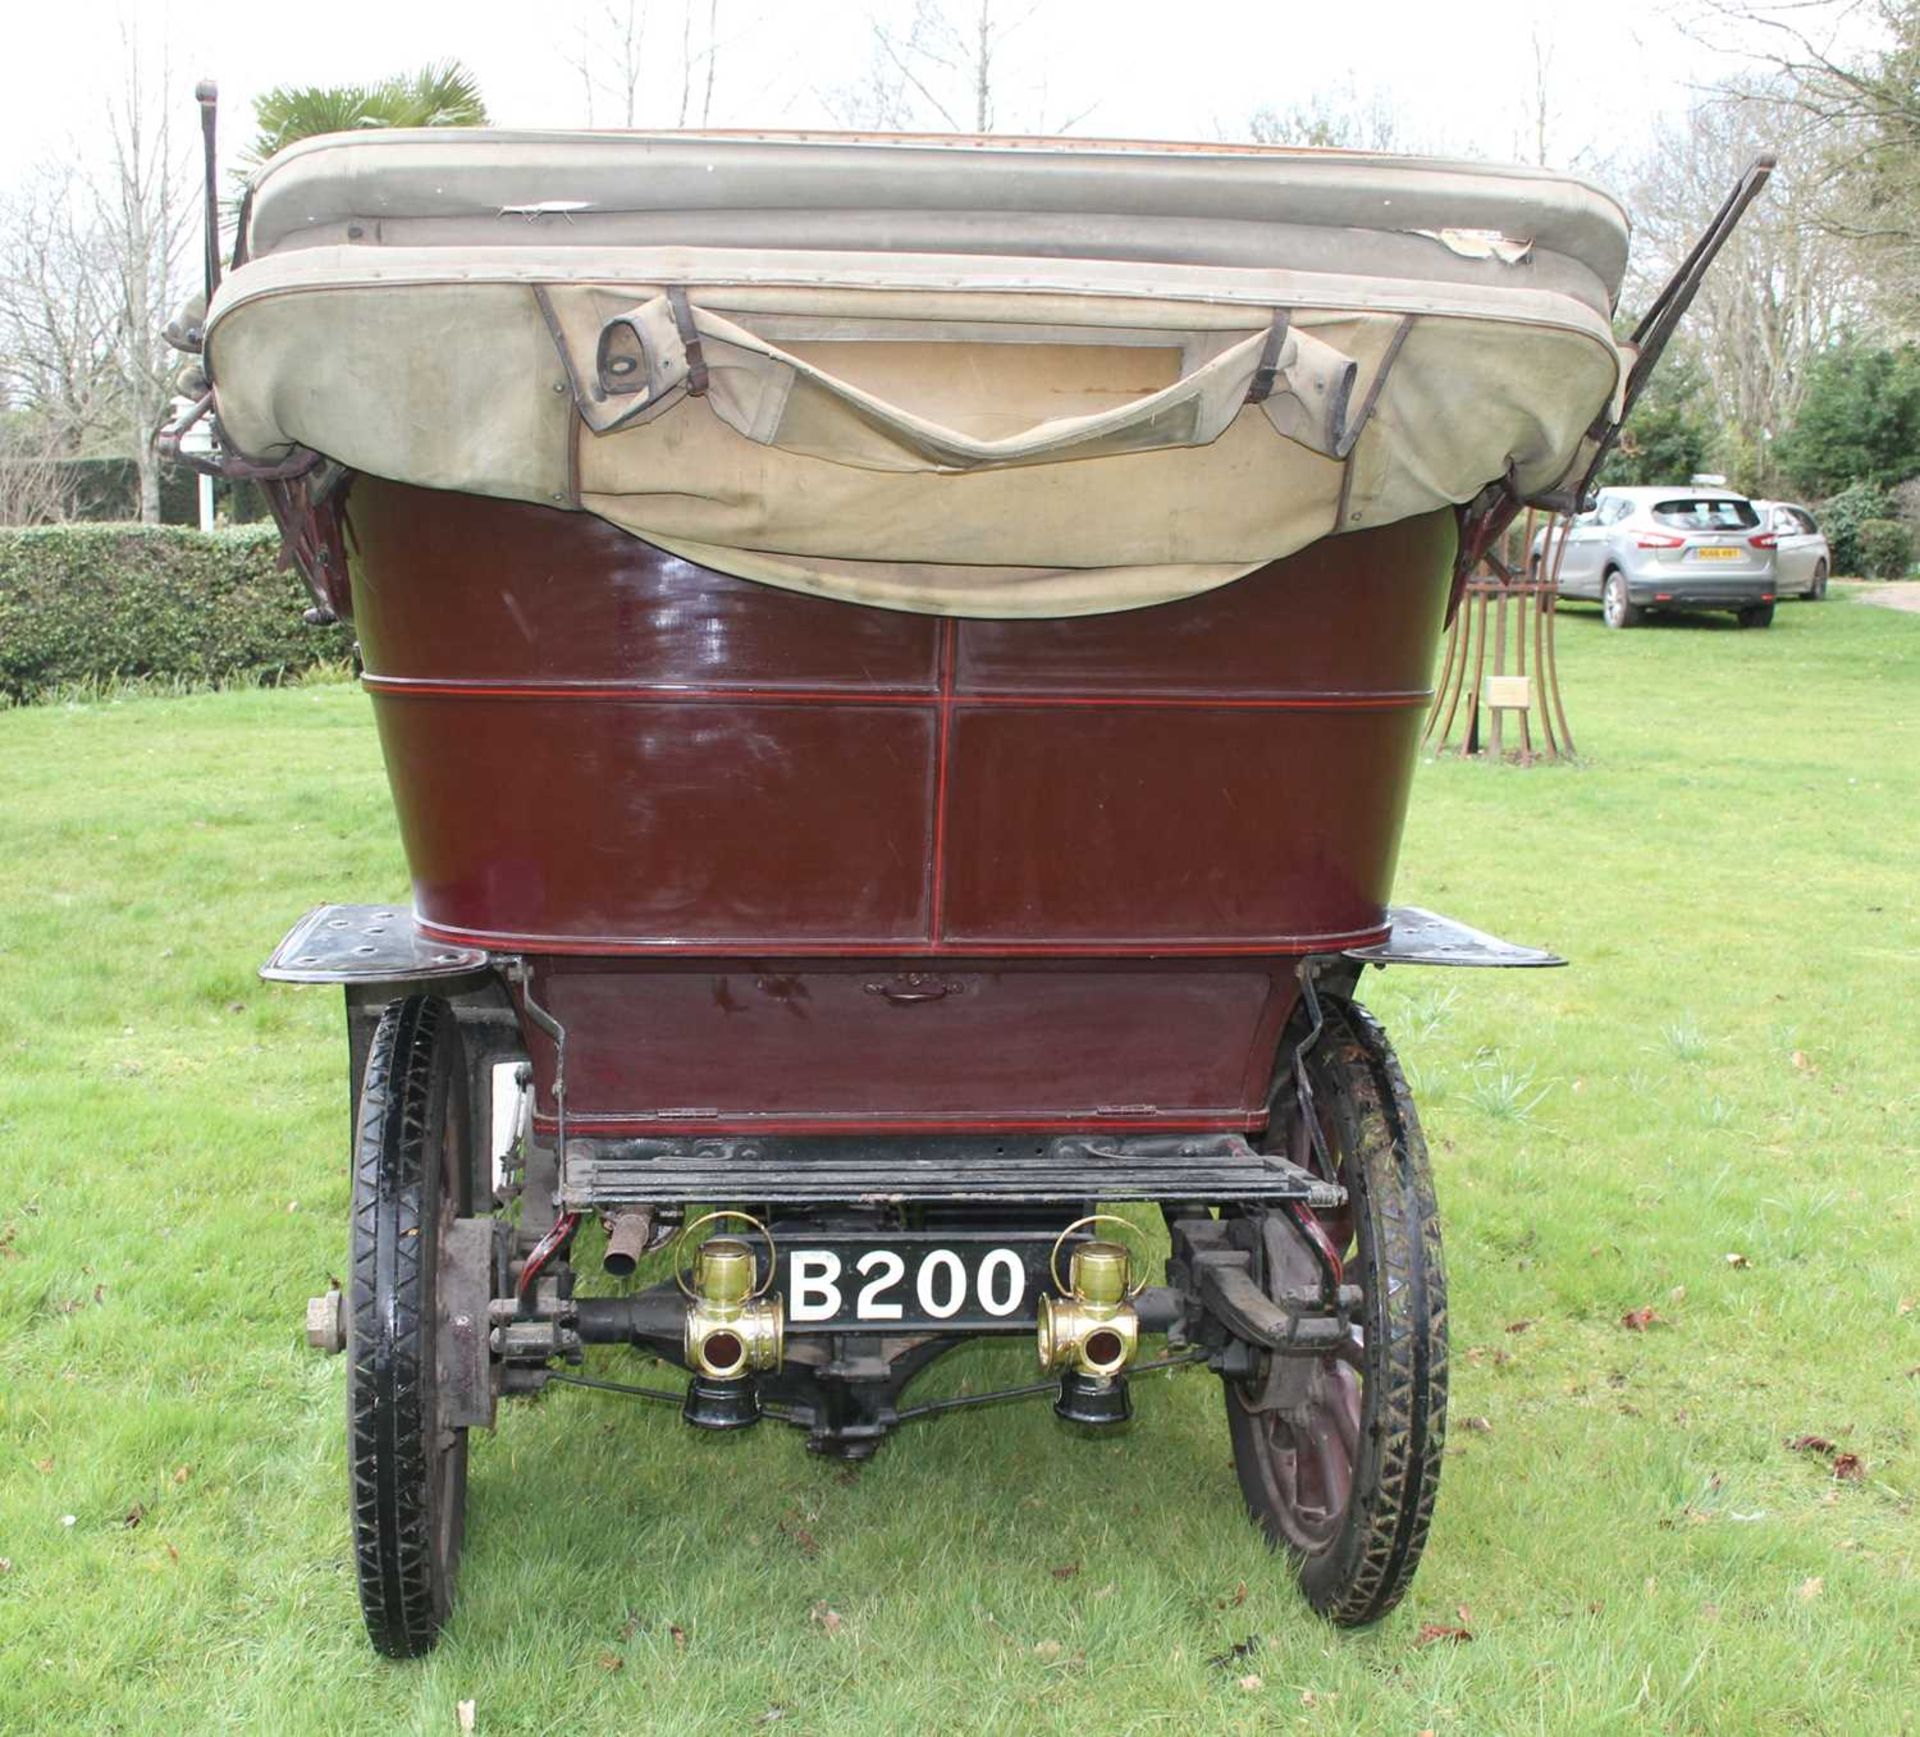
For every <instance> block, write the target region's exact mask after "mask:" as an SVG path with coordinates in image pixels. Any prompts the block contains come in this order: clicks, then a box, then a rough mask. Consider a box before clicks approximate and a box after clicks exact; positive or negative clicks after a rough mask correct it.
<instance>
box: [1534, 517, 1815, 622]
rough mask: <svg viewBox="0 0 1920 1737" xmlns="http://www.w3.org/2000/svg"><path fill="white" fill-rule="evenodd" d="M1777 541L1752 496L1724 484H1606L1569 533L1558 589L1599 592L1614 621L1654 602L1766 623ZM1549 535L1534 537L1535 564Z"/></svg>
mask: <svg viewBox="0 0 1920 1737" xmlns="http://www.w3.org/2000/svg"><path fill="white" fill-rule="evenodd" d="M1777 541H1778V539H1777V537H1776V536H1775V534H1774V532H1772V531H1771V530H1768V529H1763V528H1762V526H1761V522H1760V515H1759V513H1758V512H1757V511H1755V509H1754V505H1753V503H1752V502H1751V501H1750V500H1748V499H1747V498H1746V497H1745V496H1744V495H1737V494H1733V493H1731V492H1730V491H1728V490H1726V489H1711V488H1706V489H1701V488H1631V489H1624V488H1623V489H1602V490H1601V491H1600V493H1599V495H1598V497H1597V498H1596V499H1595V501H1594V505H1593V510H1592V511H1591V512H1585V513H1582V514H1581V515H1580V516H1579V517H1578V518H1577V519H1575V520H1574V521H1573V525H1572V527H1571V528H1570V529H1569V530H1568V531H1567V533H1566V549H1565V551H1564V553H1559V566H1560V595H1561V596H1563V597H1591V598H1593V599H1594V600H1595V601H1596V602H1598V603H1599V605H1600V612H1601V614H1602V615H1603V616H1604V617H1605V619H1606V623H1607V625H1608V626H1609V627H1632V626H1633V625H1634V624H1635V623H1636V622H1638V621H1640V620H1641V619H1642V618H1643V617H1644V616H1645V615H1646V613H1647V611H1648V610H1650V609H1731V610H1733V611H1734V612H1735V613H1736V614H1737V615H1738V616H1739V618H1740V625H1741V626H1742V627H1765V626H1766V625H1767V623H1768V622H1770V621H1772V619H1773V600H1774V598H1775V596H1776V595H1777V594H1778V581H1777V576H1776V571H1775V545H1776V543H1777ZM1546 542H1547V533H1546V532H1545V531H1544V530H1543V531H1541V532H1540V534H1539V535H1538V536H1536V537H1535V538H1534V540H1533V549H1532V551H1531V553H1530V554H1529V555H1528V557H1527V571H1528V572H1529V573H1530V574H1537V573H1538V572H1539V571H1540V566H1541V563H1542V561H1543V560H1545V559H1546V558H1547V553H1546ZM1556 552H1557V551H1556Z"/></svg>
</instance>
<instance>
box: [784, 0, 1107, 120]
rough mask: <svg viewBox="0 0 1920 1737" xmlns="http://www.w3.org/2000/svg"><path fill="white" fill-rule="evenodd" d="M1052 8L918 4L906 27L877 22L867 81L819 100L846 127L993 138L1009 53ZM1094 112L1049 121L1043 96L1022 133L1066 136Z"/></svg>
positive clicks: (972, 2) (996, 2)
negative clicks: (1016, 38)
mask: <svg viewBox="0 0 1920 1737" xmlns="http://www.w3.org/2000/svg"><path fill="white" fill-rule="evenodd" d="M1045 3H1046V0H1027V3H1026V4H1025V5H1022V6H1009V5H1007V4H1005V3H1004V0H914V3H913V7H912V10H911V11H910V12H909V13H907V15H906V17H905V21H904V23H893V22H888V21H886V20H884V19H881V18H874V19H873V20H871V27H872V28H871V54H870V57H869V63H868V68H867V73H866V76H865V78H863V79H861V80H859V81H858V82H856V83H853V84H850V85H844V86H842V87H840V88H839V89H837V90H831V91H822V92H820V93H819V95H820V99H821V101H822V102H823V103H824V104H825V106H826V108H827V110H828V112H829V113H831V114H832V115H833V117H834V118H835V119H836V120H837V121H839V122H840V124H841V125H842V126H848V127H862V128H869V129H873V130H876V131H882V132H927V131H944V132H949V133H991V132H995V131H999V130H1002V122H1003V120H1004V119H1005V115H1004V112H1003V111H1004V109H1005V106H1006V93H1007V88H1008V80H1007V74H1006V57H1005V54H1004V51H1005V49H1006V47H1007V44H1008V42H1009V40H1010V39H1011V38H1013V37H1014V36H1015V35H1016V33H1018V32H1019V31H1020V30H1021V28H1022V27H1023V26H1024V25H1026V24H1028V23H1029V22H1030V21H1031V20H1032V19H1033V18H1034V16H1035V15H1036V14H1037V13H1039V12H1040V11H1041V9H1042V8H1043V6H1044V5H1045ZM1090 113H1092V108H1091V107H1088V108H1085V109H1082V110H1080V111H1079V112H1078V113H1075V114H1071V115H1069V116H1067V117H1066V118H1065V119H1062V120H1057V121H1055V120H1050V119H1049V117H1048V116H1047V114H1046V98H1045V94H1044V89H1042V91H1041V93H1040V95H1039V98H1038V107H1037V108H1030V109H1029V110H1028V111H1027V113H1026V114H1025V115H1023V116H1022V117H1021V119H1020V121H1019V122H1017V123H1016V130H1018V131H1021V132H1031V133H1060V132H1066V131H1067V130H1069V129H1070V128H1072V127H1074V126H1077V125H1078V124H1079V123H1080V122H1081V121H1083V120H1085V119H1086V118H1087V116H1088V115H1089V114H1090Z"/></svg>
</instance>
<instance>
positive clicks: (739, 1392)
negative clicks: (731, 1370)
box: [680, 1375, 760, 1429]
mask: <svg viewBox="0 0 1920 1737" xmlns="http://www.w3.org/2000/svg"><path fill="white" fill-rule="evenodd" d="M680 1415H681V1416H682V1417H684V1418H685V1419H686V1420H687V1422H688V1423H690V1424H692V1425H693V1426H694V1427H695V1428H696V1429H747V1428H750V1427H751V1426H752V1425H754V1424H756V1423H758V1422H759V1421H760V1393H759V1389H758V1388H757V1387H756V1385H755V1384H754V1383H753V1382H752V1381H750V1380H745V1379H741V1380H734V1381H712V1380H709V1379H708V1378H707V1377H706V1376H704V1375H696V1376H695V1377H694V1378H693V1380H692V1381H690V1382H689V1383H688V1384H687V1401H686V1404H685V1405H683V1406H682V1407H681V1408H680Z"/></svg>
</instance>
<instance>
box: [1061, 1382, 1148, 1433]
mask: <svg viewBox="0 0 1920 1737" xmlns="http://www.w3.org/2000/svg"><path fill="white" fill-rule="evenodd" d="M1053 1414H1054V1416H1055V1417H1060V1418H1065V1419H1066V1421H1067V1422H1068V1423H1084V1424H1090V1425H1092V1426H1093V1427H1095V1428H1106V1427H1108V1426H1110V1425H1112V1424H1116V1423H1125V1422H1126V1421H1127V1420H1128V1419H1129V1418H1130V1417H1132V1416H1133V1397H1132V1395H1131V1394H1130V1393H1129V1392H1128V1391H1127V1378H1126V1377H1125V1376H1124V1375H1114V1376H1110V1377H1106V1378H1104V1379H1103V1378H1102V1377H1100V1376H1098V1375H1082V1374H1081V1373H1080V1372H1079V1371H1078V1370H1077V1369H1075V1370H1069V1371H1068V1373H1067V1374H1065V1375H1063V1376H1061V1377H1060V1397H1059V1398H1058V1399H1056V1400H1055V1401H1054V1402H1053Z"/></svg>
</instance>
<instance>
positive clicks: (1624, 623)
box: [1600, 568, 1646, 627]
mask: <svg viewBox="0 0 1920 1737" xmlns="http://www.w3.org/2000/svg"><path fill="white" fill-rule="evenodd" d="M1645 614H1646V611H1645V610H1643V609H1642V608H1641V607H1640V606H1639V605H1638V604H1637V603H1635V602H1634V601H1633V599H1632V598H1631V597H1630V596H1629V595H1628V594H1627V576H1626V574H1624V573H1622V572H1620V571H1619V570H1618V569H1617V568H1615V569H1613V570H1612V571H1610V572H1609V573H1608V574H1607V579H1606V583H1605V584H1604V585H1602V586H1601V587H1600V618H1601V619H1602V620H1603V621H1605V622H1606V624H1607V625H1608V626H1609V627H1638V626H1639V625H1640V622H1641V620H1642V618H1643V617H1644V616H1645Z"/></svg>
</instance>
